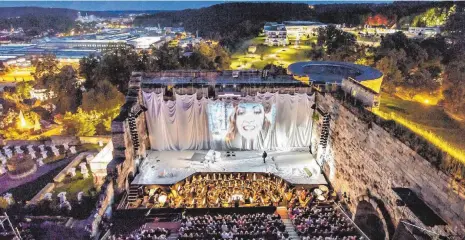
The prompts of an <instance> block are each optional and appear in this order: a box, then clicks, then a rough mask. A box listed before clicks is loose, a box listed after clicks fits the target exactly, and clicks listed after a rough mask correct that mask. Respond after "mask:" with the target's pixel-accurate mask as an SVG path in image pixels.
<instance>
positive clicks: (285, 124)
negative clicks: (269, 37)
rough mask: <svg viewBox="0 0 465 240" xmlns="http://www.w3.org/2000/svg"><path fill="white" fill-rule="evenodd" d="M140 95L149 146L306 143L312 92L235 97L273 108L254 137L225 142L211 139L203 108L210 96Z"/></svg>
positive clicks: (279, 146)
mask: <svg viewBox="0 0 465 240" xmlns="http://www.w3.org/2000/svg"><path fill="white" fill-rule="evenodd" d="M143 97H144V102H145V105H146V106H147V108H148V111H146V112H145V117H146V120H147V121H146V122H147V128H148V132H149V139H150V145H151V148H152V149H153V150H186V149H218V150H221V149H256V150H261V149H274V150H275V149H286V148H292V147H308V146H309V145H310V137H311V136H310V135H311V127H312V115H313V111H314V110H313V109H312V108H311V106H312V105H313V104H314V102H315V97H314V95H312V96H308V95H307V94H294V95H289V94H278V93H264V94H257V96H255V97H247V98H243V99H241V100H236V101H241V102H247V101H253V102H262V103H267V104H270V105H273V106H274V108H275V109H276V112H275V115H274V119H273V121H272V123H271V125H270V126H268V127H267V129H266V131H262V132H261V133H260V135H259V137H257V139H255V140H254V141H248V140H245V139H241V138H238V139H235V141H234V142H227V143H226V142H225V141H224V140H220V141H218V139H213V137H212V134H211V133H210V129H209V123H208V121H209V118H208V110H207V109H208V106H209V104H210V106H211V105H212V103H214V101H213V100H209V99H205V98H202V99H200V100H198V99H197V96H196V95H195V94H194V95H176V100H175V101H164V100H163V95H162V94H157V93H155V92H151V93H147V92H144V93H143ZM210 117H211V116H210ZM210 119H211V118H210Z"/></svg>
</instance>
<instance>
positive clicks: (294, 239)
mask: <svg viewBox="0 0 465 240" xmlns="http://www.w3.org/2000/svg"><path fill="white" fill-rule="evenodd" d="M276 212H277V213H278V214H279V216H281V219H282V220H283V222H284V226H285V227H286V232H287V233H289V239H290V240H299V239H300V237H299V235H297V232H296V231H295V228H294V225H292V222H291V220H290V219H289V215H288V214H287V209H286V208H285V207H278V208H277V209H276Z"/></svg>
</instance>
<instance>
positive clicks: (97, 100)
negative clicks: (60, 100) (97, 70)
mask: <svg viewBox="0 0 465 240" xmlns="http://www.w3.org/2000/svg"><path fill="white" fill-rule="evenodd" d="M123 103H124V95H123V94H122V93H121V92H119V91H118V89H117V88H116V87H115V86H113V85H112V84H111V83H110V82H108V81H106V80H103V81H100V82H99V83H98V84H97V86H96V87H95V88H93V89H90V90H89V91H87V92H84V93H83V94H82V106H81V107H82V109H83V110H84V111H88V112H90V111H97V112H100V113H105V112H109V111H114V110H115V109H117V110H119V107H120V106H121V105H122V104H123Z"/></svg>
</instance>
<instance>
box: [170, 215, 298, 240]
mask: <svg viewBox="0 0 465 240" xmlns="http://www.w3.org/2000/svg"><path fill="white" fill-rule="evenodd" d="M178 239H179V240H192V239H196V240H207V239H208V240H211V239H237V240H240V239H243V240H246V239H251V240H252V239H255V240H260V239H262V240H265V239H266V240H281V239H289V234H288V233H287V232H286V231H285V226H284V223H283V221H282V220H281V217H280V216H279V215H277V214H265V213H255V214H226V215H209V214H206V215H203V216H198V217H193V216H189V217H183V219H182V221H181V228H180V229H179V238H178Z"/></svg>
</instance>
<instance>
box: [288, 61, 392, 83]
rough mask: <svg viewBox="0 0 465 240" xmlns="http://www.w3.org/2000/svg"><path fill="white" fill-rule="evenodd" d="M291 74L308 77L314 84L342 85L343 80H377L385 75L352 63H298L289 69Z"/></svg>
mask: <svg viewBox="0 0 465 240" xmlns="http://www.w3.org/2000/svg"><path fill="white" fill-rule="evenodd" d="M287 71H288V73H289V74H293V75H297V76H308V77H309V78H310V81H312V82H321V83H339V84H340V83H342V79H345V78H348V77H351V78H353V79H355V80H357V81H359V82H361V81H368V80H377V79H379V78H381V77H382V76H383V74H382V73H381V72H380V71H379V70H377V69H375V68H372V67H368V66H364V65H358V64H354V63H350V62H333V61H310V62H296V63H293V64H291V65H289V67H288V68H287Z"/></svg>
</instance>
